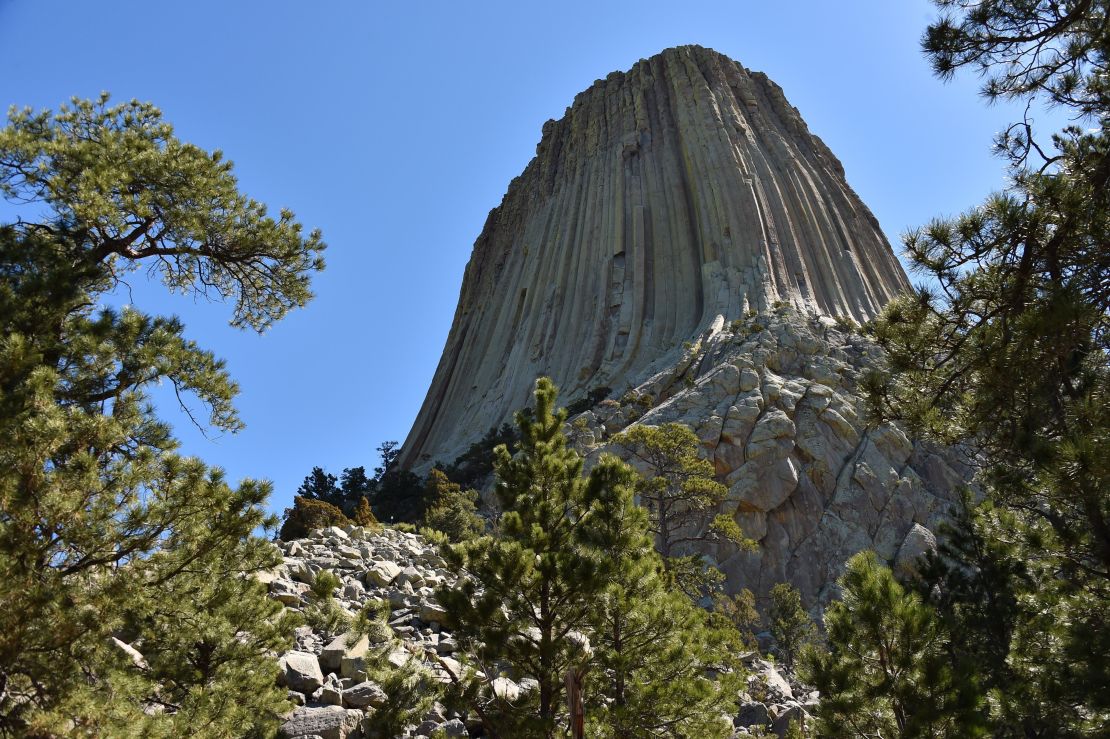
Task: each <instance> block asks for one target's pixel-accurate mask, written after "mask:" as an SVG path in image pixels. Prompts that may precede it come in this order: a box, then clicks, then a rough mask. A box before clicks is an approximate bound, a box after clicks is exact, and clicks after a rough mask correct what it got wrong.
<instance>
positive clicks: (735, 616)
mask: <svg viewBox="0 0 1110 739" xmlns="http://www.w3.org/2000/svg"><path fill="white" fill-rule="evenodd" d="M713 612H714V614H716V615H717V616H718V617H720V618H723V619H724V620H725V621H726V622H727V623H729V624H731V625H732V627H733V628H734V629H735V630H736V632H737V634H738V636H739V639H740V642H741V644H742V645H743V647H744V649H747V650H748V651H756V650H758V649H759V642H758V640H757V639H756V636H755V635H756V634H757V633H759V630H760V623H761V622H762V619H761V618H760V616H759V611H757V610H756V608H755V593H753V592H752V591H750V590H748V589H747V588H741V590H740V592H738V593H736V594H735V595H728V594H727V593H723V592H718V593H716V594H715V595H714V598H713Z"/></svg>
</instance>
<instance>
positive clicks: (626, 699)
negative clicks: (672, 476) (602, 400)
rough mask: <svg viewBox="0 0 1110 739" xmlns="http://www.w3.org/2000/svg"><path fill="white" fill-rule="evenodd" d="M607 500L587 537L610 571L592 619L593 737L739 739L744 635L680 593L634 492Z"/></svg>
mask: <svg viewBox="0 0 1110 739" xmlns="http://www.w3.org/2000/svg"><path fill="white" fill-rule="evenodd" d="M602 464H605V463H604V462H603V463H602ZM618 469H619V468H618ZM616 471H617V470H615V472H616ZM620 472H621V474H624V471H623V470H620ZM605 491H606V496H605V497H604V498H602V499H601V500H600V501H599V503H600V513H601V515H600V516H599V518H598V521H597V524H598V525H596V526H595V527H594V528H592V529H591V530H590V531H589V533H588V543H589V545H591V546H592V547H594V548H596V550H597V551H598V553H599V556H600V557H601V558H602V560H603V561H605V562H609V563H611V566H610V567H609V575H608V578H607V579H608V586H607V587H606V588H605V590H604V591H603V593H602V594H601V597H600V598H599V600H598V601H597V603H596V604H595V612H594V614H593V616H592V618H591V628H592V630H591V632H590V635H591V636H590V639H591V643H592V645H593V648H594V652H595V653H594V658H593V660H592V664H593V669H592V671H591V675H590V680H589V681H588V683H587V686H586V687H587V690H586V693H587V695H586V713H587V716H588V721H589V727H590V728H589V730H588V732H587V734H588V735H589V736H599V737H609V736H611V737H625V736H696V737H714V736H721V737H727V736H730V735H731V730H732V727H731V726H730V725H728V724H727V723H724V724H723V723H722V721H721V716H722V715H725V714H730V713H734V712H735V709H736V696H737V695H738V692H739V688H740V687H741V681H740V673H739V670H738V669H736V667H737V666H736V665H735V664H734V662H735V660H734V658H733V656H732V655H734V654H735V652H736V650H737V648H738V647H739V646H740V637H739V634H738V633H737V632H736V630H735V629H733V628H731V625H726V624H725V623H723V622H721V621H720V620H719V619H716V618H713V617H712V616H711V615H710V614H709V613H708V612H706V611H705V610H703V609H701V608H699V607H697V606H695V605H694V604H693V603H692V602H691V601H690V599H689V598H688V597H687V596H686V594H685V593H683V592H681V591H679V590H677V589H675V588H673V587H672V585H671V583H670V579H669V578H668V577H667V575H666V573H665V571H664V568H663V562H662V561H661V557H660V556H659V554H658V553H657V552H656V551H655V547H654V545H653V541H652V536H651V533H650V532H649V531H648V528H647V516H646V511H645V510H644V509H643V508H640V507H638V506H636V505H635V504H634V503H633V501H632V498H631V490H630V489H629V487H628V486H627V485H614V486H611V487H607V488H605ZM711 670H713V671H720V674H717V675H713V676H711V675H710V671H711Z"/></svg>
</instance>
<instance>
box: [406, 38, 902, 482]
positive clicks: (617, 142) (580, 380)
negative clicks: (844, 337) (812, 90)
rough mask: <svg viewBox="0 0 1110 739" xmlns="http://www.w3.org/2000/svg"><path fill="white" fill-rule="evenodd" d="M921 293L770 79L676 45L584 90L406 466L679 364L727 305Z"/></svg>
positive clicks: (844, 309) (505, 207) (852, 308)
mask: <svg viewBox="0 0 1110 739" xmlns="http://www.w3.org/2000/svg"><path fill="white" fill-rule="evenodd" d="M908 287H909V283H908V281H907V280H906V277H905V274H904V273H903V271H902V269H901V267H900V266H899V264H898V262H897V260H896V259H895V257H894V254H893V253H892V251H891V248H890V246H889V244H888V243H887V242H886V239H885V238H884V236H883V234H882V232H881V231H880V229H879V226H878V223H877V222H876V220H875V218H874V216H873V215H872V214H871V212H870V211H869V210H868V209H867V207H866V206H864V204H863V203H862V202H861V201H860V200H859V198H858V197H857V196H856V194H855V193H854V192H853V191H852V189H851V188H850V187H849V186H848V184H847V183H846V182H845V179H844V171H843V168H842V167H841V165H840V163H839V162H838V161H837V159H836V157H834V156H833V155H832V153H831V152H830V151H829V149H828V148H827V147H826V146H825V145H824V144H823V143H822V142H821V140H820V139H818V138H817V137H816V136H814V135H812V134H811V133H810V132H809V130H808V129H807V128H806V125H805V123H804V122H803V121H802V119H801V117H800V116H799V114H798V111H797V110H796V109H794V108H793V107H791V105H790V104H789V103H788V102H787V101H786V98H785V97H784V96H783V94H782V90H781V89H780V88H779V87H778V86H777V85H775V84H774V83H773V82H771V81H770V80H769V79H767V77H766V76H765V75H763V74H761V73H758V72H750V71H748V70H747V69H745V68H744V67H742V66H741V65H740V64H738V63H736V62H734V61H731V60H730V59H728V58H726V57H724V56H722V55H721V54H718V53H716V52H714V51H711V50H709V49H704V48H701V47H696V46H685V47H679V48H675V49H668V50H666V51H664V52H662V53H660V54H658V55H657V56H654V57H652V58H650V59H647V60H642V61H640V62H638V63H637V64H636V65H635V66H634V67H633V68H632V69H631V70H629V71H628V72H626V73H613V74H610V75H609V76H608V77H607V78H606V79H604V80H599V81H597V82H595V83H594V85H593V86H592V87H590V88H589V89H588V90H586V91H585V92H583V93H581V94H579V95H578V96H577V97H576V98H575V100H574V104H573V105H572V106H571V107H570V108H568V109H567V111H566V114H565V115H564V116H563V118H562V119H560V120H558V121H549V122H547V123H546V124H545V125H544V127H543V137H542V139H541V141H540V143H539V145H538V147H537V150H536V156H535V158H534V159H533V160H532V161H531V162H530V163H529V165H528V166H527V167H526V168H525V170H524V172H523V174H521V176H519V177H517V178H516V179H515V180H513V182H512V183H511V184H510V186H509V190H508V193H507V194H506V195H505V198H504V200H503V201H502V203H501V205H500V206H498V207H497V208H495V209H493V210H492V211H491V212H490V214H489V218H488V219H487V221H486V225H485V228H484V229H483V231H482V233H481V235H480V236H479V237H478V240H477V242H476V243H475V245H474V251H473V254H472V255H471V258H470V262H469V264H468V265H467V268H466V273H465V276H464V279H463V286H462V292H461V295H460V297H459V304H458V308H457V309H456V313H455V319H454V323H453V324H452V326H451V332H450V334H449V336H448V339H447V345H446V346H445V348H444V351H443V356H442V358H441V359H440V364H439V367H438V369H437V370H436V373H435V377H434V379H433V381H432V386H431V388H430V389H429V391H428V396H427V398H426V399H425V401H424V405H423V406H422V408H421V410H420V413H419V415H418V417H417V419H416V421H415V423H414V425H413V428H412V431H411V432H410V434H409V436H408V439H407V440H406V442H405V445H404V447H403V451H402V454H401V458H400V463H401V464H402V465H403V466H404V467H407V468H410V469H416V470H418V471H421V470H424V469H427V467H428V466H430V465H431V464H432V463H433V462H434V461H436V460H444V461H451V460H453V459H454V458H455V456H456V455H458V454H459V453H460V452H461V451H463V450H464V449H465V448H466V447H467V445H468V444H469V443H470V442H472V441H474V440H476V439H477V438H479V437H480V436H481V435H482V434H483V433H484V432H485V431H486V430H487V429H489V428H490V427H491V426H493V425H498V424H500V423H502V422H504V421H506V420H508V419H509V418H510V416H511V414H512V412H513V411H514V410H515V409H517V408H519V407H522V406H524V405H526V404H527V403H528V402H529V399H530V393H531V390H532V385H533V382H534V380H535V378H536V377H537V376H539V375H548V376H550V377H552V378H553V379H554V380H555V382H556V383H557V384H558V385H559V386H560V388H562V399H563V400H564V401H569V400H572V399H574V398H576V397H581V396H583V395H584V394H585V393H586V391H587V390H589V389H592V388H598V387H612V388H613V389H614V390H617V391H618V392H619V391H621V390H623V389H626V388H631V387H635V386H637V385H639V384H640V383H642V382H643V381H644V380H645V379H646V378H648V377H650V376H651V375H652V374H654V373H655V372H657V371H658V370H659V368H660V367H663V366H666V365H668V364H673V362H674V361H676V359H677V358H678V357H679V356H680V355H681V353H682V344H683V342H684V341H686V340H690V339H693V338H695V337H697V336H698V335H700V334H701V333H702V332H703V331H705V330H706V329H708V328H709V327H710V326H712V325H713V324H714V323H715V322H717V321H719V320H720V318H721V317H723V319H724V321H726V322H729V321H732V320H733V319H737V318H740V317H742V316H744V315H746V314H747V313H748V312H749V311H757V312H766V311H767V310H768V309H769V308H770V307H771V306H772V305H774V304H775V303H779V302H785V303H787V304H790V305H792V306H794V307H795V308H796V309H797V310H799V311H801V312H803V313H814V314H821V315H826V316H843V317H846V318H852V319H855V320H858V321H862V320H866V319H868V318H870V317H872V316H874V315H875V313H876V312H877V311H878V310H879V309H880V308H881V307H882V306H883V305H884V304H885V303H886V302H887V301H888V300H890V299H891V298H892V297H894V296H895V295H896V294H898V293H899V292H901V291H903V290H905V289H906V288H908Z"/></svg>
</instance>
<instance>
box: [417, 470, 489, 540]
mask: <svg viewBox="0 0 1110 739" xmlns="http://www.w3.org/2000/svg"><path fill="white" fill-rule="evenodd" d="M424 496H425V499H426V500H427V501H428V509H427V512H426V513H425V514H424V523H425V525H426V526H429V527H431V528H432V529H435V530H436V531H440V532H442V533H443V534H444V535H446V536H447V538H448V540H449V541H452V542H460V541H466V540H467V539H473V538H475V537H477V536H480V535H481V534H482V533H483V532H484V531H485V530H486V522H485V519H483V518H482V517H481V516H479V515H478V513H477V510H478V492H477V491H475V490H463V489H462V488H461V487H459V485H458V484H456V483H453V482H451V481H450V480H448V479H447V475H446V474H444V473H443V472H442V471H441V470H435V469H433V470H432V471H431V472H430V473H428V478H427V481H426V482H425V491H424Z"/></svg>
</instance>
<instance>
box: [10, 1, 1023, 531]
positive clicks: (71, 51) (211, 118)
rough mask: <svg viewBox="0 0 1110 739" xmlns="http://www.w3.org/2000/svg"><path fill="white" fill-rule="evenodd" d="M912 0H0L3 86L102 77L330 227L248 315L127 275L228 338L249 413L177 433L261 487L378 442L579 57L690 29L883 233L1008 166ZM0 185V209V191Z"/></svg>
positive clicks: (597, 61) (976, 195)
mask: <svg viewBox="0 0 1110 739" xmlns="http://www.w3.org/2000/svg"><path fill="white" fill-rule="evenodd" d="M933 15H934V12H933V9H932V6H931V4H930V3H928V2H926V0H848V1H847V2H829V0H792V1H791V2H768V1H767V0H732V1H731V2H694V1H689V0H688V1H686V2H675V1H674V0H669V1H667V2H655V1H652V0H640V1H638V2H602V1H600V0H594V1H593V2H579V1H578V0H574V1H564V2H558V3H550V2H549V3H532V2H526V1H523V0H516V1H515V2H481V1H479V0H472V1H471V2H458V1H457V0H454V1H451V2H448V1H444V2H438V1H437V2H431V1H428V2H419V3H416V2H411V3H410V2H394V3H385V2H378V1H376V0H375V1H370V0H368V1H366V2H354V1H353V0H349V1H346V2H340V1H338V0H320V1H319V2H304V1H303V0H299V1H293V0H266V1H265V2H263V1H262V0H252V1H248V0H236V1H232V0H223V1H222V2H217V1H215V0H190V1H189V2H151V1H150V0H145V1H144V0H131V1H129V2H123V1H116V0H102V1H100V2H81V1H79V0H70V1H68V2H64V1H62V0H0V70H2V71H0V104H3V106H4V107H5V108H6V107H7V106H8V105H17V106H27V105H29V106H33V107H35V108H42V107H51V108H53V107H57V105H58V104H60V103H62V102H64V101H66V100H68V99H69V98H70V97H71V96H74V95H76V96H80V97H94V96H96V95H97V94H98V93H99V92H100V91H101V90H108V91H110V92H111V93H112V94H113V96H114V97H115V98H116V99H117V100H123V99H129V98H138V99H140V100H149V101H151V102H153V103H155V104H156V105H158V106H159V107H161V109H162V110H163V112H164V113H165V116H166V118H167V120H169V121H170V122H172V123H173V124H174V126H175V127H176V132H177V134H178V136H179V137H181V138H182V139H184V140H186V141H190V142H192V143H195V144H197V145H199V146H202V147H205V148H208V149H214V148H219V149H222V150H223V151H224V153H225V154H226V155H227V156H228V157H229V158H230V159H232V160H233V161H234V162H235V165H236V173H237V174H238V176H239V179H240V183H241V186H242V189H243V190H244V192H246V193H247V194H248V195H249V196H251V197H254V198H256V199H258V200H260V201H262V202H265V203H267V204H269V205H270V206H271V209H272V210H276V209H277V208H279V207H282V206H287V207H289V208H291V209H292V210H294V211H295V212H296V213H297V216H298V218H299V219H300V220H301V222H302V223H304V224H305V226H306V227H308V228H313V227H318V228H320V229H322V230H323V232H324V237H325V239H326V241H327V242H328V244H329V248H328V251H327V253H326V257H327V261H328V268H327V270H326V271H325V272H324V273H323V274H322V275H321V276H319V277H318V278H317V279H316V281H315V283H314V290H315V292H316V295H317V297H316V299H315V300H314V301H313V302H312V303H310V304H309V306H308V307H307V308H305V309H303V310H300V311H296V312H294V313H293V314H291V315H289V316H288V317H287V318H286V319H285V320H284V321H282V322H281V323H279V324H278V325H276V326H275V327H274V328H273V329H271V330H270V331H269V332H268V333H266V334H265V335H263V336H258V335H256V334H253V333H249V332H246V333H244V332H242V331H237V330H233V329H231V328H229V327H228V326H227V321H228V319H229V318H230V309H229V306H226V305H218V304H217V305H207V304H200V305H198V304H195V303H194V302H193V301H192V300H191V299H185V298H180V297H177V298H170V297H167V296H166V295H165V293H164V291H163V290H161V289H160V288H156V289H151V288H148V287H144V286H143V285H142V284H141V283H142V281H141V280H136V282H135V285H134V287H135V290H134V292H133V297H132V299H133V300H134V302H135V304H136V305H138V306H139V307H141V308H143V309H144V310H146V311H148V312H173V313H177V314H179V315H180V316H182V318H183V319H184V320H185V322H186V326H187V333H188V335H189V336H190V337H191V338H194V339H195V340H197V342H198V343H199V344H200V345H202V346H204V347H206V348H209V349H211V350H213V351H215V353H216V354H217V355H218V356H221V357H223V358H225V359H226V360H227V363H228V367H229V369H230V371H231V373H232V375H233V377H234V378H235V379H236V380H238V381H239V383H240V385H241V386H242V393H241V395H240V397H239V400H238V404H237V405H238V407H239V409H240V413H241V415H242V418H243V420H244V421H245V422H246V424H247V427H246V429H245V430H244V431H242V432H241V433H239V434H236V435H234V436H222V437H218V438H205V437H204V436H202V435H200V434H199V433H197V432H196V431H195V430H194V429H193V428H191V427H190V425H189V423H188V421H187V420H186V419H185V418H184V417H183V416H181V415H180V414H178V413H175V412H173V408H172V407H168V408H167V409H166V410H167V416H168V417H169V418H170V419H171V420H172V421H173V423H174V424H175V427H176V429H177V431H178V433H179V436H180V437H181V439H182V441H183V446H184V450H185V451H186V452H187V453H190V454H195V455H197V456H200V457H201V458H203V459H204V460H206V461H207V462H209V463H211V464H216V465H220V466H222V467H224V468H225V469H226V470H227V472H228V476H229V478H231V479H232V480H238V479H241V478H243V477H256V478H267V479H270V480H273V481H274V489H275V492H274V496H273V497H272V498H271V501H270V505H271V507H272V508H273V509H275V510H277V511H280V510H281V509H282V508H284V507H285V506H287V505H289V504H290V501H291V499H292V494H293V491H294V490H295V489H296V487H297V486H298V484H299V483H300V481H301V480H302V479H303V478H304V476H305V475H306V474H307V473H308V472H309V470H310V469H311V468H312V467H313V466H314V465H321V466H324V467H326V468H327V469H328V470H329V471H331V472H333V473H335V474H338V473H339V472H340V470H341V469H342V468H343V467H348V466H357V465H365V466H366V467H367V470H368V471H369V470H370V469H371V468H372V467H374V465H375V464H376V462H377V459H376V454H375V452H374V449H375V447H376V446H377V445H378V444H379V443H380V442H381V441H383V440H386V439H397V440H403V439H404V437H405V435H406V434H407V432H408V430H409V427H410V425H411V423H412V421H413V418H414V417H415V415H416V412H417V410H418V408H419V406H420V403H421V401H422V400H423V397H424V393H425V391H426V390H427V388H428V385H429V383H430V381H431V377H432V374H433V372H434V371H435V367H436V363H437V361H438V359H439V355H440V351H441V350H442V348H443V344H444V341H445V339H446V337H447V331H448V329H449V327H450V324H451V319H452V316H453V313H454V309H455V303H456V300H457V298H458V293H459V287H460V284H461V280H462V274H463V268H464V266H465V264H466V261H467V259H468V258H469V256H470V249H471V245H472V244H473V242H474V239H475V238H476V237H477V236H478V233H479V232H480V231H481V228H482V224H483V222H484V220H485V217H486V214H487V213H488V212H489V210H490V209H491V208H493V207H494V206H496V205H497V204H498V203H499V202H500V201H501V197H502V195H503V194H504V192H505V189H506V188H507V186H508V183H509V181H510V180H511V179H512V178H513V177H515V176H516V175H518V174H519V173H520V172H521V170H522V169H523V168H524V166H525V165H526V164H527V162H528V160H529V159H530V158H531V157H532V155H533V154H534V152H535V146H536V143H537V142H538V141H539V137H540V128H541V126H542V125H543V123H544V121H546V120H547V119H549V118H558V117H560V116H562V114H563V111H564V110H565V108H566V107H567V106H568V105H569V104H570V102H571V101H572V99H573V98H574V95H575V94H576V93H577V92H579V91H581V90H583V89H585V88H586V87H588V86H589V85H590V84H591V83H592V82H593V81H594V80H595V79H598V78H601V77H604V76H605V75H606V74H608V73H609V72H611V71H614V70H626V69H628V68H629V67H630V66H632V64H633V63H635V62H636V61H637V60H638V59H640V58H643V57H648V56H651V55H652V54H654V53H656V52H658V51H660V50H662V49H664V48H667V47H670V46H676V45H680V44H688V43H696V44H700V45H702V46H708V47H711V48H714V49H717V50H718V51H720V52H722V53H725V54H727V55H728V56H730V57H732V58H733V59H736V60H737V61H739V62H741V63H742V64H744V65H745V66H746V67H748V68H750V69H754V70H759V71H763V72H766V73H767V74H768V75H769V76H770V77H771V78H772V79H773V80H775V81H776V82H777V83H778V84H779V85H781V86H782V88H783V90H784V91H785V93H786V96H787V98H788V99H789V100H790V102H791V103H792V104H793V105H795V106H796V107H797V108H798V109H799V110H800V111H801V114H802V116H803V118H804V119H805V120H806V122H807V123H808V125H809V127H810V130H811V131H813V132H814V133H816V134H817V135H818V136H820V137H821V138H823V139H824V140H825V142H826V143H827V144H828V145H829V147H830V148H831V149H832V151H833V152H834V153H835V154H836V155H837V156H838V157H839V158H840V160H841V161H842V162H843V164H844V167H845V170H846V172H847V177H848V182H849V183H850V184H851V185H852V187H853V188H854V189H855V190H856V191H857V193H859V195H860V196H861V198H862V199H863V201H864V202H865V203H866V204H867V205H868V206H869V207H870V208H871V209H872V210H873V211H874V212H875V214H876V216H877V217H878V219H879V221H880V223H881V224H882V225H883V228H884V229H885V231H886V233H887V236H888V238H890V239H891V241H892V243H894V244H895V246H896V248H900V245H899V243H898V238H899V235H900V234H901V233H902V232H903V231H905V230H906V229H907V228H910V227H913V226H916V225H921V224H923V223H925V222H927V221H928V220H929V219H930V218H931V217H933V216H936V215H940V214H949V215H951V214H955V213H957V212H959V211H961V210H964V209H966V208H968V207H969V206H971V205H973V204H975V203H978V202H979V201H980V200H981V199H982V197H983V196H984V195H985V194H986V193H988V192H989V191H991V190H994V189H997V188H999V187H1000V186H1001V185H1002V184H1003V180H1002V169H1001V166H1000V163H999V161H998V160H996V159H993V158H992V157H991V156H990V153H989V148H990V142H991V137H992V136H993V135H994V133H995V132H997V131H999V130H1001V129H1002V128H1004V126H1005V124H1006V122H1008V121H1010V120H1011V119H1013V118H1014V116H1015V115H1017V113H1016V112H1015V111H1014V110H1013V109H1008V108H1006V107H1004V106H995V107H992V108H988V107H987V106H985V105H984V104H983V102H982V101H981V99H980V98H979V97H978V95H977V83H976V81H975V79H974V78H972V77H964V78H961V79H958V80H957V81H956V82H954V83H949V84H943V83H941V82H939V81H938V80H936V79H935V78H933V77H932V76H931V74H930V71H929V69H928V65H927V64H926V62H925V61H924V59H923V58H922V56H921V54H920V52H919V50H918V39H919V37H920V35H921V33H922V31H923V30H924V28H925V26H926V24H927V23H928V21H929V20H930V19H931V18H932V17H933ZM3 212H4V211H3V210H2V206H0V216H2V215H3Z"/></svg>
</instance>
